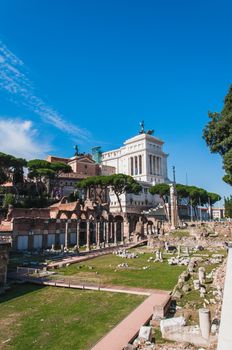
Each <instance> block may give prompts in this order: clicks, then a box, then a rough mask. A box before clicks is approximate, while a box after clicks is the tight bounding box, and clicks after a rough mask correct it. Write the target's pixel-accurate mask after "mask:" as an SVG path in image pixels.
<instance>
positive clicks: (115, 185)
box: [76, 174, 142, 211]
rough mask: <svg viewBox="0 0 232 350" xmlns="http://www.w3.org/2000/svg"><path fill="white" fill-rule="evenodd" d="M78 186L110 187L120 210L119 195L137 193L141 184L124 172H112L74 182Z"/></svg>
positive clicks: (92, 187)
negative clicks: (107, 174)
mask: <svg viewBox="0 0 232 350" xmlns="http://www.w3.org/2000/svg"><path fill="white" fill-rule="evenodd" d="M76 186H77V187H78V188H83V189H87V190H88V191H90V190H91V189H93V190H96V188H99V187H100V188H103V189H105V188H106V187H111V189H112V191H113V192H114V193H115V195H116V197H117V200H118V204H119V207H120V210H121V211H122V205H121V200H120V196H121V195H122V194H123V193H134V194H138V193H139V192H140V191H141V189H142V188H141V186H140V185H139V183H138V182H137V181H136V180H135V179H134V178H133V177H131V176H129V175H125V174H113V175H109V176H91V177H88V178H87V179H84V180H82V181H80V182H78V183H77V184H76Z"/></svg>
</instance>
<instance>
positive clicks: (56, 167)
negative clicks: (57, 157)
mask: <svg viewBox="0 0 232 350" xmlns="http://www.w3.org/2000/svg"><path fill="white" fill-rule="evenodd" d="M27 166H28V170H29V172H28V178H29V179H33V180H35V181H36V183H37V182H47V181H48V180H52V179H56V178H58V176H59V175H60V174H61V173H68V172H72V168H71V167H70V165H68V164H65V163H62V162H54V163H50V162H48V161H46V160H43V159H33V160H30V161H29V162H28V163H27ZM48 192H49V191H48Z"/></svg>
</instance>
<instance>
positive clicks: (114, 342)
mask: <svg viewBox="0 0 232 350" xmlns="http://www.w3.org/2000/svg"><path fill="white" fill-rule="evenodd" d="M169 299H170V295H169V294H168V293H165V292H159V293H158V292H157V293H154V294H151V295H150V296H149V297H148V298H147V299H146V300H145V301H144V302H143V303H142V304H140V305H139V306H138V307H137V308H136V309H135V310H134V311H132V312H131V313H130V315H128V316H127V317H126V318H125V319H124V320H123V321H122V322H120V323H119V324H118V325H117V326H116V327H114V328H113V329H112V330H111V331H110V332H109V333H108V334H107V335H106V336H104V337H103V338H102V339H101V340H99V341H98V343H97V344H96V345H95V346H93V347H92V349H91V350H122V349H123V348H124V347H125V346H126V345H127V344H128V343H129V342H130V341H132V340H133V339H134V338H135V337H136V335H137V333H138V331H139V329H140V327H141V326H144V325H146V324H147V323H148V322H149V320H150V319H151V317H152V314H153V308H154V306H155V305H166V304H167V303H168V301H169Z"/></svg>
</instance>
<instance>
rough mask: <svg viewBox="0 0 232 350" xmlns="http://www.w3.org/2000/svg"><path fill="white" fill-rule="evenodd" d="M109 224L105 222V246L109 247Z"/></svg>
mask: <svg viewBox="0 0 232 350" xmlns="http://www.w3.org/2000/svg"><path fill="white" fill-rule="evenodd" d="M109 226H110V223H109V222H105V242H106V245H107V246H108V245H109V229H110V227H109Z"/></svg>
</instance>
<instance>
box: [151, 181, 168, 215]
mask: <svg viewBox="0 0 232 350" xmlns="http://www.w3.org/2000/svg"><path fill="white" fill-rule="evenodd" d="M149 192H150V193H151V194H153V195H158V196H159V197H160V199H161V200H162V202H163V206H164V212H165V215H166V218H167V220H168V221H169V216H168V211H167V207H166V204H167V203H168V198H169V194H170V186H169V185H168V184H166V183H160V184H156V185H154V186H152V187H150V188H149Z"/></svg>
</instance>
